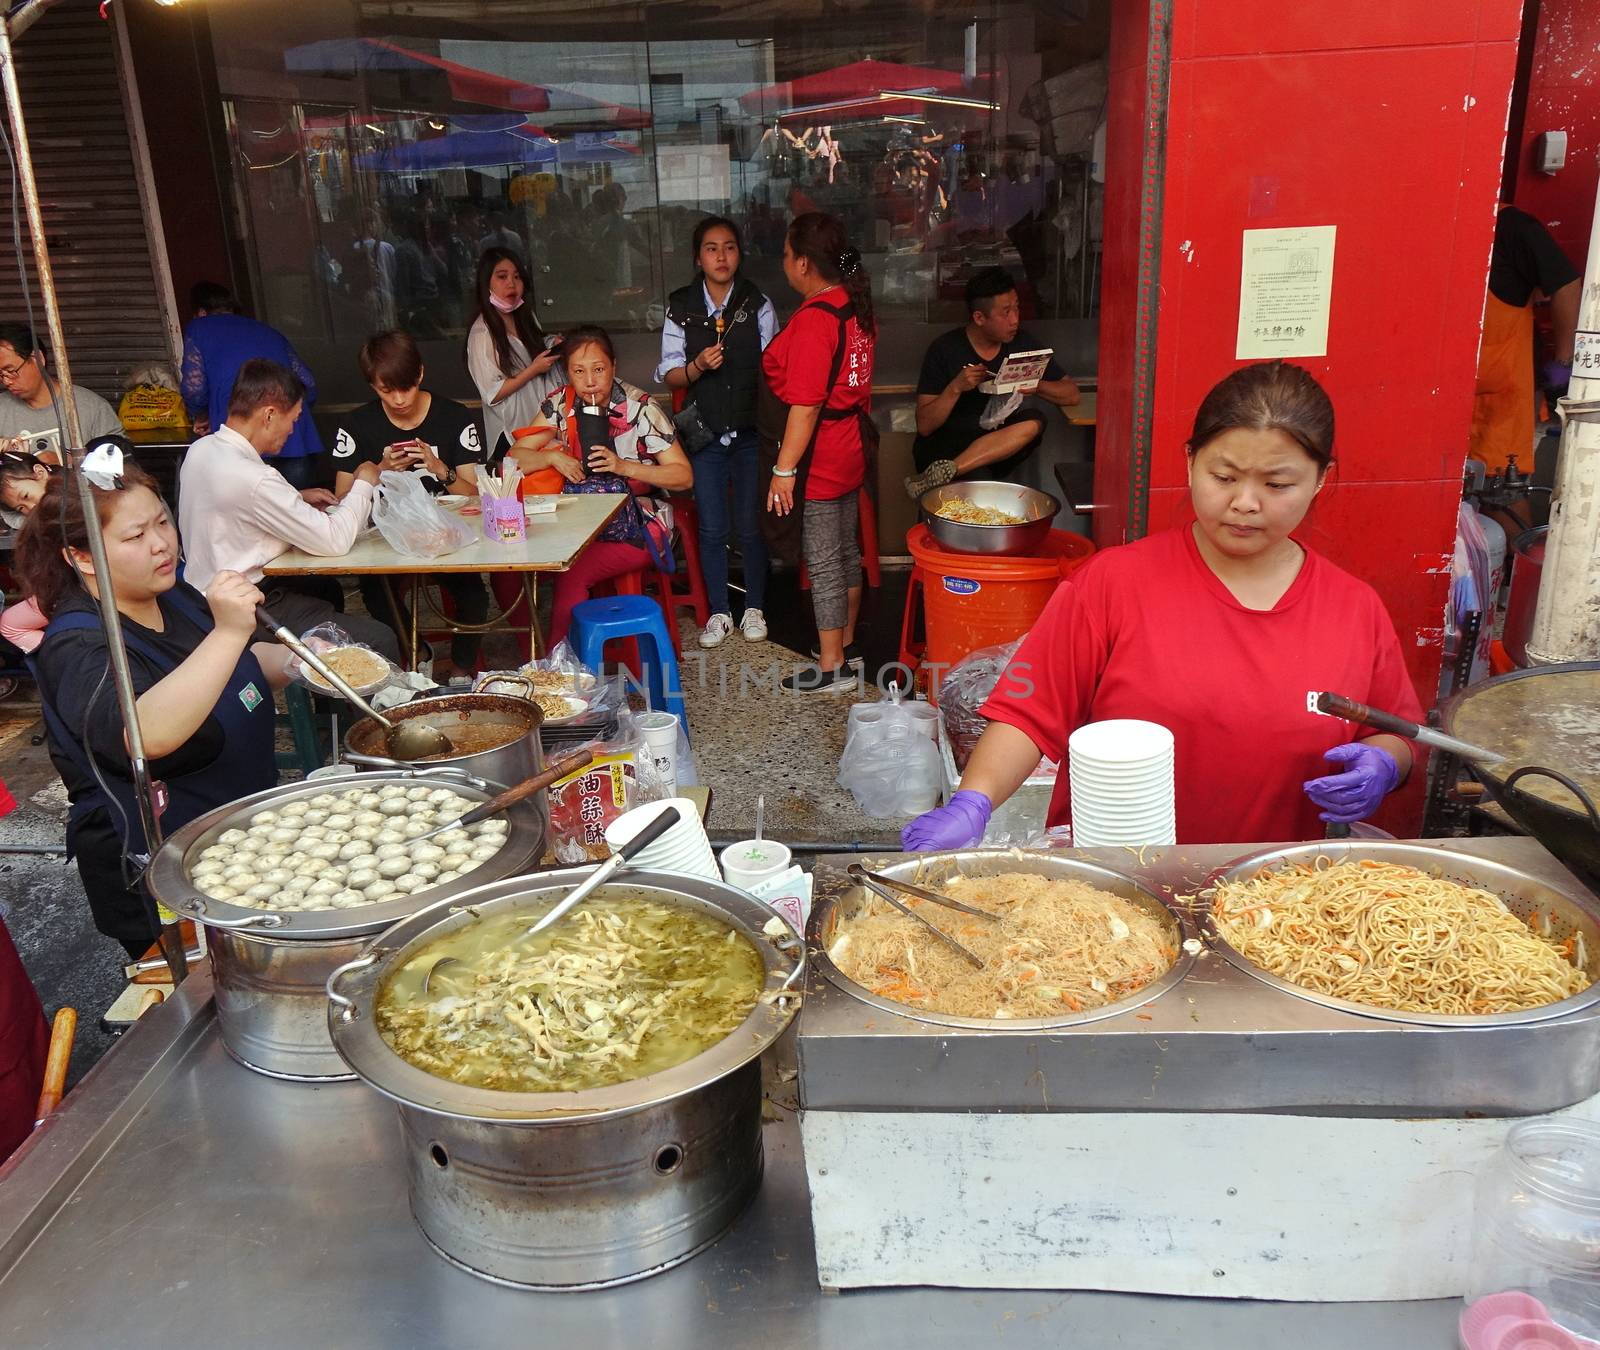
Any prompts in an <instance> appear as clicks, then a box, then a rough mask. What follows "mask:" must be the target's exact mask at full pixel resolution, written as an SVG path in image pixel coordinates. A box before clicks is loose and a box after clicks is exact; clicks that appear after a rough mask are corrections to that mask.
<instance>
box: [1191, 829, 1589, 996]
mask: <svg viewBox="0 0 1600 1350" xmlns="http://www.w3.org/2000/svg"><path fill="white" fill-rule="evenodd" d="M1211 912H1212V915H1213V918H1214V919H1215V922H1216V926H1217V930H1218V932H1220V933H1221V934H1222V936H1223V937H1224V938H1226V939H1227V940H1228V941H1229V942H1230V943H1232V944H1233V946H1234V948H1235V949H1236V950H1238V951H1239V952H1240V953H1241V954H1242V955H1244V956H1245V957H1246V958H1247V959H1248V960H1250V961H1252V962H1254V963H1255V964H1256V965H1258V966H1260V967H1261V968H1262V969H1263V970H1266V971H1268V972H1270V973H1271V974H1273V975H1276V976H1278V977H1279V978H1280V979H1284V980H1288V981H1289V982H1290V983H1291V984H1297V985H1300V986H1301V987H1302V988H1305V989H1312V990H1315V991H1316V992H1318V993H1321V994H1329V995H1332V996H1333V997H1335V998H1342V999H1349V1000H1350V1001H1351V1002H1354V1003H1366V1004H1370V1005H1372V1006H1373V1007H1377V1008H1390V1009H1393V1010H1394V1011H1397V1012H1422V1013H1453V1014H1467V1015H1483V1014H1489V1013H1502V1012H1518V1011H1522V1010H1523V1009H1527V1008H1539V1007H1543V1006H1545V1005H1546V1004H1549V1003H1555V1002H1558V1001H1559V1000H1561V999H1564V998H1570V997H1572V995H1574V994H1577V993H1581V992H1582V991H1583V990H1585V989H1587V988H1588V987H1589V985H1590V979H1589V977H1588V975H1586V974H1585V973H1584V971H1583V970H1582V969H1579V968H1578V966H1581V965H1582V964H1584V956H1585V953H1584V950H1583V938H1582V935H1581V934H1579V933H1576V932H1574V933H1573V935H1572V936H1570V937H1568V938H1567V939H1566V941H1565V942H1564V943H1561V944H1558V943H1556V942H1554V941H1552V940H1550V938H1549V936H1548V934H1549V931H1550V930H1549V927H1548V920H1547V919H1546V920H1545V921H1544V933H1545V936H1541V935H1540V934H1539V932H1537V931H1535V930H1534V929H1533V928H1531V927H1530V926H1529V924H1525V923H1524V922H1523V921H1522V920H1521V919H1519V918H1518V917H1517V916H1516V915H1515V914H1513V913H1512V912H1511V911H1510V910H1509V909H1508V908H1507V907H1506V905H1505V902H1504V901H1502V900H1501V899H1500V897H1499V896H1497V895H1493V894H1491V893H1490V892H1488V891H1482V890H1476V889H1472V888H1469V887H1467V886H1462V885H1459V884H1457V883H1456V882H1453V881H1447V880H1445V879H1444V878H1442V877H1435V876H1430V875H1429V874H1428V873H1426V872H1421V871H1418V870H1417V869H1416V868H1414V867H1405V866H1402V865H1399V864H1395V863H1383V862H1378V861H1375V860H1372V859H1364V860H1361V861H1355V862H1340V863H1335V862H1332V861H1331V860H1330V859H1328V858H1318V859H1316V861H1315V863H1295V864H1291V865H1288V866H1285V867H1280V868H1278V869H1277V870H1276V871H1271V872H1259V873H1257V874H1256V875H1255V876H1253V877H1251V878H1249V879H1248V880H1241V881H1230V882H1226V883H1224V884H1222V885H1220V886H1218V887H1217V888H1216V894H1215V897H1214V898H1213V900H1212V905H1211ZM1538 921H1539V915H1537V914H1535V915H1534V916H1533V922H1538ZM1574 958H1576V960H1577V963H1578V965H1574Z"/></svg>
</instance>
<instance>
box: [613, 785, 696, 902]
mask: <svg viewBox="0 0 1600 1350" xmlns="http://www.w3.org/2000/svg"><path fill="white" fill-rule="evenodd" d="M669 806H676V807H677V808H678V823H677V824H676V825H674V826H673V827H672V828H671V829H669V830H668V831H667V832H666V833H665V834H664V835H662V836H661V838H659V839H657V840H656V841H655V843H653V844H650V845H648V846H646V847H645V848H644V849H642V850H640V851H639V852H638V853H636V854H635V855H634V858H633V866H634V867H636V868H640V869H643V870H645V871H655V872H687V873H688V874H689V875H690V876H696V877H710V878H711V879H712V880H713V881H721V880H722V872H721V870H720V869H719V868H718V867H717V855H716V854H715V853H713V852H712V850H711V840H710V839H708V838H707V837H706V827H705V825H704V824H703V823H702V822H701V820H700V811H699V808H697V807H696V806H695V804H694V803H693V802H692V801H690V800H689V799H688V798H687V797H669V798H667V799H666V800H665V801H659V802H648V803H646V804H645V805H644V806H636V807H634V808H633V810H631V811H624V812H623V813H622V814H621V815H620V816H618V817H617V818H616V819H615V820H613V821H612V822H611V824H609V825H607V826H606V843H608V844H610V845H611V851H612V852H613V853H615V852H616V851H617V850H618V849H620V848H621V847H622V846H623V845H624V844H626V843H627V842H628V840H630V839H632V838H633V837H634V835H636V834H638V833H639V832H640V831H641V830H643V829H644V827H645V826H646V825H648V824H649V823H650V822H651V821H652V820H654V819H655V818H656V817H657V816H658V815H660V814H661V813H662V812H663V811H665V810H666V809H667V807H669Z"/></svg>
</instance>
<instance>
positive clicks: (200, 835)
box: [146, 767, 544, 941]
mask: <svg viewBox="0 0 1600 1350" xmlns="http://www.w3.org/2000/svg"><path fill="white" fill-rule="evenodd" d="M392 783H398V784H402V785H405V786H408V787H416V786H417V785H418V784H419V783H427V784H430V785H431V786H434V787H447V788H450V789H451V790H452V791H454V792H459V793H460V794H461V795H462V796H463V797H465V798H467V799H468V800H469V801H472V802H475V803H476V802H486V801H488V800H489V798H490V797H492V796H494V795H495V794H497V793H499V792H501V791H503V790H504V789H503V787H502V786H501V785H500V784H499V783H491V782H489V781H488V780H487V779H483V778H476V777H474V776H473V775H471V774H468V773H463V772H462V771H461V770H460V769H452V768H446V767H435V768H418V769H414V770H410V771H381V772H375V773H364V774H362V775H361V776H360V777H359V778H352V779H343V778H340V779H335V780H333V781H331V782H330V781H329V780H327V779H314V780H306V781H302V782H298V783H286V784H283V785H282V786H279V787H275V788H268V789H267V790H266V791H265V792H257V793H255V794H254V795H253V796H249V797H241V798H240V799H239V800H238V801H236V802H229V803H228V804H227V805H226V806H219V807H217V809H216V810H214V811H208V812H207V813H206V814H205V815H203V816H201V817H200V818H199V819H197V820H192V821H190V822H189V823H188V824H187V825H185V826H184V827H183V828H182V829H181V830H178V831H177V832H176V833H174V834H173V835H171V836H170V837H169V838H168V839H167V841H166V842H165V843H164V844H163V845H162V846H161V847H160V848H159V849H158V850H157V851H156V855H155V857H154V858H153V859H151V862H150V870H149V871H148V872H147V873H146V876H147V879H148V881H149V885H150V890H151V892H152V894H154V896H155V897H156V899H157V900H159V901H161V903H162V904H164V905H166V906H167V908H169V909H171V910H174V911H175V912H177V913H178V914H181V915H182V916H183V917H184V918H188V919H194V920H196V921H197V922H199V923H203V924H212V925H214V926H216V927H218V928H231V929H236V930H239V931H241V932H244V933H247V934H249V935H251V936H257V935H259V936H261V937H271V938H281V939H284V940H286V941H292V940H295V939H299V938H341V937H357V936H360V935H362V934H364V933H365V934H370V933H377V932H381V931H382V930H383V929H385V928H387V927H389V925H390V924H392V923H395V922H397V921H398V920H400V919H403V918H405V917H406V916H407V915H409V914H413V913H415V912H416V911H417V910H419V909H421V908H423V907H424V906H426V905H429V904H432V903H433V902H434V901H435V900H443V899H446V898H448V897H449V896H451V895H454V894H457V893H459V892H461V891H464V890H466V889H467V888H468V887H471V886H481V885H483V884H485V883H486V882H490V881H495V880H498V879H500V878H501V877H505V876H510V875H511V874H512V873H514V872H521V871H523V870H525V869H526V868H527V867H530V866H533V865H536V864H537V863H538V861H539V859H540V857H541V856H542V854H543V851H544V820H543V817H542V815H541V812H540V810H539V807H538V806H537V805H536V804H535V802H534V801H532V800H529V799H525V800H523V801H520V802H517V803H516V804H515V805H514V806H512V807H511V808H510V809H509V810H507V811H506V813H505V820H506V822H507V823H508V824H509V825H510V826H511V828H510V830H509V831H508V832H507V834H506V842H505V845H504V847H502V848H501V850H500V851H499V852H498V853H496V854H495V855H494V857H492V858H490V859H489V860H488V861H487V862H486V863H484V864H483V865H482V866H481V867H477V868H474V869H473V870H472V871H471V872H470V873H468V874H467V876H466V877H462V878H459V879H457V880H454V881H448V882H446V883H445V884H444V885H442V886H429V887H428V888H427V889H426V890H421V891H413V892H412V893H411V894H410V895H402V896H397V897H396V898H395V899H393V900H383V901H379V902H378V903H377V904H372V905H362V906H360V907H359V908H356V909H311V910H262V909H256V908H254V907H253V906H248V905H234V904H229V903H228V902H227V901H226V900H215V899H212V898H211V897H210V896H207V895H202V894H201V893H200V892H199V891H198V890H196V889H195V887H194V886H193V885H192V884H191V883H190V881H189V869H190V868H191V867H192V866H193V864H194V863H195V862H196V861H197V860H198V859H199V857H200V854H201V853H202V852H203V851H204V850H205V849H206V848H208V847H209V846H210V845H211V844H213V843H215V842H216V839H217V836H218V835H220V834H221V833H222V832H223V831H224V830H228V829H232V828H233V827H234V826H237V825H241V824H244V823H246V822H248V821H249V819H250V817H251V816H252V815H254V814H255V813H256V812H257V811H260V810H262V809H263V808H267V807H271V808H277V807H281V806H283V805H284V804H285V803H287V802H292V801H296V800H298V799H300V798H305V797H316V796H319V795H321V794H322V793H324V792H333V793H339V792H348V791H351V790H352V789H353V788H360V789H361V790H363V791H368V792H370V791H375V790H377V789H378V788H381V787H384V786H386V785H388V784H392Z"/></svg>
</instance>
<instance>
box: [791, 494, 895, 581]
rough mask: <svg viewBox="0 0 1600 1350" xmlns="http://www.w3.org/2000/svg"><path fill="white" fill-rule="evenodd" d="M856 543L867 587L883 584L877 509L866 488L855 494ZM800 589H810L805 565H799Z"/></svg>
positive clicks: (808, 575)
mask: <svg viewBox="0 0 1600 1350" xmlns="http://www.w3.org/2000/svg"><path fill="white" fill-rule="evenodd" d="M856 543H857V546H858V547H859V548H860V550H861V571H862V573H863V574H864V577H865V580H866V583H867V585H869V586H873V587H877V586H881V585H882V584H883V567H882V565H881V564H880V563H879V562H878V508H877V507H876V506H875V505H874V504H873V501H872V498H871V497H869V496H868V495H867V490H866V488H862V489H861V490H860V491H859V492H857V493H856ZM800 589H801V590H802V591H809V590H810V589H811V573H810V572H809V571H808V570H807V569H806V565H805V563H803V562H802V563H801V564H800Z"/></svg>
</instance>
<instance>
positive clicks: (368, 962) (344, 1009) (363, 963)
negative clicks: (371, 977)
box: [323, 951, 382, 1022]
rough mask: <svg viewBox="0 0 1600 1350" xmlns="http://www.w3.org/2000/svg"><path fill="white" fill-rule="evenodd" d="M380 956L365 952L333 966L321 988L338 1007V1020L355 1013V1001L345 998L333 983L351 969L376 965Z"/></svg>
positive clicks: (337, 981)
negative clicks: (353, 958) (351, 959)
mask: <svg viewBox="0 0 1600 1350" xmlns="http://www.w3.org/2000/svg"><path fill="white" fill-rule="evenodd" d="M381 957H382V953H381V952H375V951H373V952H366V953H364V954H363V955H361V956H358V957H356V959H355V960H353V961H346V962H345V963H344V964H343V965H342V966H335V967H334V969H333V971H332V973H331V974H330V975H329V976H328V982H327V983H326V984H325V985H323V988H324V989H325V990H326V991H327V994H328V1002H329V1003H332V1004H335V1005H336V1006H337V1007H338V1009H339V1017H340V1020H342V1021H345V1022H348V1021H350V1019H351V1018H353V1017H354V1016H355V1015H356V1001H355V1000H354V999H353V998H346V997H345V996H344V995H343V994H341V993H340V992H339V991H338V990H337V989H335V988H334V985H336V984H338V983H339V981H340V980H341V979H343V978H344V977H345V976H346V975H348V974H350V973H351V972H352V971H357V970H365V969H366V968H367V967H368V966H375V965H377V964H378V961H379V960H380V959H381Z"/></svg>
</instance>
